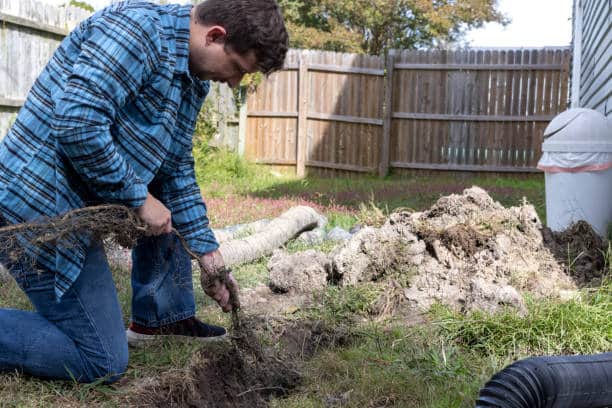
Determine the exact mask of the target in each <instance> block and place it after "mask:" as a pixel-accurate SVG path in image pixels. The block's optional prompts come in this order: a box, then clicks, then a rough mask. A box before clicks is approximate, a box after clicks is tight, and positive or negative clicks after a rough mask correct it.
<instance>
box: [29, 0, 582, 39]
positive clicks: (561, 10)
mask: <svg viewBox="0 0 612 408" xmlns="http://www.w3.org/2000/svg"><path fill="white" fill-rule="evenodd" d="M39 1H42V2H43V3H49V4H54V5H60V4H64V3H66V2H67V1H66V0H39ZM85 1H86V2H87V3H89V4H91V5H92V6H94V8H96V9H99V8H101V7H104V6H105V5H106V4H109V3H110V1H109V0H85ZM176 1H177V2H178V3H181V2H184V1H181V0H176ZM498 4H499V9H500V10H501V12H502V13H504V14H505V15H507V16H508V17H510V19H511V20H512V22H511V23H510V24H509V25H507V26H506V27H503V26H502V25H501V24H485V25H484V27H482V28H479V29H475V30H472V31H470V32H469V33H468V35H467V38H466V40H467V41H468V42H469V45H470V46H472V47H543V46H565V45H569V44H570V41H571V39H572V22H571V18H572V0H498Z"/></svg>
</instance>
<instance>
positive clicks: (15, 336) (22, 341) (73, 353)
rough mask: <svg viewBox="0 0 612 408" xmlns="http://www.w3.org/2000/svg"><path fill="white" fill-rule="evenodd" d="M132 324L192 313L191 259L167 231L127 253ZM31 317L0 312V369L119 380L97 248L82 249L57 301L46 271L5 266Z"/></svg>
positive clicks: (117, 318)
mask: <svg viewBox="0 0 612 408" xmlns="http://www.w3.org/2000/svg"><path fill="white" fill-rule="evenodd" d="M132 261H133V262H132V264H133V266H132V290H133V292H132V293H133V296H132V319H133V321H134V322H136V323H139V324H141V325H144V326H149V327H157V326H160V325H164V324H168V323H172V322H175V321H178V320H182V319H185V318H188V317H191V316H194V315H195V301H194V296H193V286H192V280H191V260H190V257H189V255H188V254H187V253H186V251H185V250H184V249H183V247H182V246H181V244H180V242H179V239H178V237H176V236H175V235H172V234H167V235H162V236H159V237H149V238H144V239H142V240H141V241H140V242H139V243H138V245H137V246H136V247H135V248H134V250H133V251H132ZM4 264H5V265H6V266H7V268H8V269H9V271H10V273H11V275H12V276H13V277H14V278H15V280H16V281H17V283H18V284H19V286H20V287H21V289H22V290H23V291H24V292H25V293H26V294H27V295H28V297H29V298H30V301H31V302H32V304H33V305H34V307H35V308H36V312H28V311H23V310H15V309H0V371H19V372H23V373H27V374H30V375H33V376H36V377H41V378H49V379H61V380H70V379H75V380H77V381H79V382H92V381H96V380H98V379H101V378H102V379H104V380H105V381H106V382H112V381H116V380H118V379H119V378H120V377H121V375H122V374H123V373H125V370H126V368H127V364H128V347H127V339H126V335H125V327H124V324H123V319H122V316H121V309H120V306H119V301H118V299H117V292H116V290H115V284H114V282H113V278H112V275H111V271H110V268H109V266H108V262H107V260H106V255H105V253H104V248H103V246H102V245H101V244H100V243H99V242H96V243H94V244H92V245H91V246H90V248H88V251H87V257H86V259H85V264H84V266H83V269H82V271H81V274H80V275H79V277H78V278H77V280H76V281H75V282H74V284H73V285H72V287H71V288H70V289H69V290H68V291H67V292H66V293H65V294H64V296H63V297H62V298H61V301H60V302H59V303H58V302H56V299H55V294H54V290H53V282H54V275H53V273H52V272H49V271H48V270H44V269H43V270H41V269H40V268H38V269H34V268H32V267H30V266H28V267H26V266H25V265H24V264H23V263H16V264H10V263H9V262H4Z"/></svg>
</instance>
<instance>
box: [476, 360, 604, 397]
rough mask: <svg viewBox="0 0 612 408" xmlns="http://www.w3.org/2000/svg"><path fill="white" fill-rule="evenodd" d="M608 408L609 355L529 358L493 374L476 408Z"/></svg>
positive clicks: (482, 391) (482, 390) (481, 392)
mask: <svg viewBox="0 0 612 408" xmlns="http://www.w3.org/2000/svg"><path fill="white" fill-rule="evenodd" d="M490 407H498V408H603V407H612V353H603V354H594V355H581V356H554V357H531V358H527V359H524V360H520V361H517V362H516V363H514V364H512V365H509V366H508V367H506V368H504V369H503V370H502V371H500V372H498V373H497V374H495V375H494V376H493V377H492V378H491V379H490V380H489V382H487V383H486V384H485V386H484V387H483V388H482V389H481V390H480V395H479V396H478V399H477V400H476V408H490Z"/></svg>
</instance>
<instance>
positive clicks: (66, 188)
mask: <svg viewBox="0 0 612 408" xmlns="http://www.w3.org/2000/svg"><path fill="white" fill-rule="evenodd" d="M287 42H288V40H287V33H286V30H285V27H284V23H283V19H282V17H281V14H280V11H279V8H278V5H277V4H276V2H275V1H274V0H207V1H205V2H203V3H201V4H199V5H198V6H196V7H193V8H192V7H191V6H178V5H165V6H162V5H155V4H150V3H145V2H137V1H131V2H126V3H119V4H115V5H112V6H110V7H108V8H106V9H104V10H102V11H100V12H98V13H96V14H95V15H93V16H92V17H91V18H89V19H87V20H85V21H84V22H82V23H81V24H80V25H79V26H78V27H77V28H76V29H75V30H74V31H73V32H72V33H71V34H70V35H69V36H68V37H67V38H66V39H65V40H64V41H63V42H62V44H61V45H60V47H59V48H58V50H57V51H56V52H55V54H54V55H53V57H52V58H51V60H50V62H49V63H48V65H47V66H46V68H45V69H44V71H43V72H42V73H41V75H40V76H39V78H38V79H37V81H36V83H35V84H34V86H33V87H32V89H31V91H30V94H29V95H28V98H27V101H26V103H25V104H24V106H23V108H22V109H21V111H20V113H19V115H18V118H17V120H16V122H15V124H14V125H13V126H12V128H11V130H10V131H9V133H8V134H7V136H6V137H5V138H4V140H3V142H2V143H1V144H0V214H1V216H2V217H1V218H2V221H1V224H2V225H6V224H15V223H22V222H28V221H32V220H36V219H41V218H42V217H52V216H56V215H58V214H62V213H65V212H67V211H70V210H72V209H75V208H81V207H85V206H89V205H94V204H100V203H118V204H124V205H126V206H128V207H131V208H133V209H134V211H135V212H136V213H137V215H138V216H139V217H140V218H141V220H142V221H144V222H145V223H146V225H147V226H148V231H149V233H150V236H149V237H146V238H145V239H142V240H141V241H140V242H139V243H138V245H137V246H136V248H134V250H133V253H132V260H133V270H132V290H133V300H132V323H131V325H130V328H129V329H128V331H127V339H126V332H125V329H124V327H123V323H122V317H121V310H120V307H119V303H118V300H117V294H116V291H115V286H114V283H113V280H112V276H111V273H110V270H109V267H108V264H107V261H106V258H105V254H104V249H103V247H102V245H101V243H100V242H98V241H96V240H95V239H93V238H92V237H89V236H85V234H80V235H76V234H75V235H74V237H73V238H74V241H75V242H77V244H76V245H64V246H62V245H61V243H60V244H58V245H57V246H55V247H53V248H50V247H44V248H41V249H39V250H35V249H33V248H29V247H27V248H26V249H27V250H28V254H29V255H30V257H31V258H32V257H33V258H34V259H35V261H36V265H35V266H34V267H32V265H31V262H30V263H28V262H26V261H21V262H19V261H17V262H16V261H12V260H11V259H10V258H9V257H8V256H7V254H2V263H3V264H5V265H6V266H7V268H8V269H9V271H10V272H11V274H12V275H13V276H14V278H15V279H16V281H17V283H18V284H19V285H20V287H21V288H22V289H23V290H24V291H25V293H26V294H27V295H28V297H29V298H30V300H31V301H32V303H33V305H34V306H35V308H36V312H28V311H21V310H8V309H0V328H1V329H0V371H13V370H19V371H22V372H25V373H28V374H31V375H34V376H38V377H45V378H52V379H71V378H74V379H76V380H77V381H81V382H91V381H95V380H97V379H100V378H104V379H105V380H106V381H109V382H110V381H114V380H117V379H118V378H119V377H120V376H121V375H122V374H123V373H124V372H125V369H126V366H127V362H128V348H127V345H128V344H127V343H128V340H129V342H130V343H138V342H142V341H147V340H149V339H151V338H154V337H158V336H163V335H183V336H193V337H196V338H199V339H203V340H206V339H214V338H218V337H220V336H223V335H224V334H225V329H224V328H221V327H216V326H211V325H207V324H205V323H203V322H201V321H199V320H197V319H196V318H195V317H194V315H195V301H194V298H193V288H192V278H191V261H190V257H189V256H188V255H187V252H186V251H185V250H184V249H183V248H182V246H181V244H180V242H179V239H178V237H177V236H176V235H174V234H171V231H172V227H173V226H174V227H175V228H176V229H177V230H178V231H179V233H180V234H181V235H182V236H183V237H184V238H185V239H186V240H187V243H188V245H189V247H190V249H191V251H193V252H195V253H197V254H198V255H199V256H201V258H200V263H201V265H202V273H204V274H216V273H217V272H218V271H220V270H221V269H222V268H223V266H224V264H223V259H222V256H221V255H220V253H219V252H218V250H217V248H218V246H219V245H218V243H217V241H216V239H215V237H214V235H213V233H212V232H211V230H210V228H209V226H208V219H207V217H206V207H205V204H204V202H203V201H202V198H201V195H200V191H199V188H198V186H197V185H196V182H195V178H194V169H193V157H192V154H191V149H192V140H191V138H192V132H193V128H194V125H195V120H196V116H197V114H198V111H199V109H200V107H201V104H202V102H203V100H204V98H205V97H206V94H207V92H208V89H209V82H208V80H213V81H219V82H225V83H227V84H228V85H230V86H236V85H238V84H239V83H240V80H241V78H242V77H243V75H244V74H245V73H252V72H256V71H262V72H264V73H266V74H268V73H270V72H273V71H275V70H278V69H279V68H280V67H281V66H282V65H283V62H284V58H285V55H286V52H287ZM211 276H214V275H211ZM227 284H228V285H233V284H235V281H234V280H233V278H231V277H230V279H229V280H228V283H227ZM207 293H208V294H209V295H210V296H211V297H213V298H214V299H215V300H216V301H217V302H218V303H219V305H220V306H221V308H222V309H223V310H224V311H229V310H231V302H230V299H229V298H230V295H229V291H228V288H227V287H226V284H225V283H221V282H219V281H216V282H215V285H213V286H211V287H210V288H207Z"/></svg>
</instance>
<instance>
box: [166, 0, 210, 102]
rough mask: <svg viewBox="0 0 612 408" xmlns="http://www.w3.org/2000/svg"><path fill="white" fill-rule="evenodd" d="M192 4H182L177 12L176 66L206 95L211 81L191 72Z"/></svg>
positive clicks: (176, 68) (176, 70)
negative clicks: (192, 74) (190, 29)
mask: <svg viewBox="0 0 612 408" xmlns="http://www.w3.org/2000/svg"><path fill="white" fill-rule="evenodd" d="M192 8H193V6H192V5H190V4H187V5H185V6H181V7H180V8H179V10H178V12H177V17H176V23H175V28H176V34H175V35H176V46H175V47H176V51H175V52H176V54H175V57H176V66H175V72H176V73H179V74H183V75H185V76H186V77H187V78H188V79H189V80H190V82H191V83H193V84H194V85H195V87H196V89H197V90H198V91H199V92H200V93H202V94H203V95H206V94H207V93H208V88H209V86H210V83H209V81H201V80H199V79H197V78H194V77H192V76H191V74H190V73H189V35H190V32H189V28H190V24H191V9H192Z"/></svg>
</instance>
